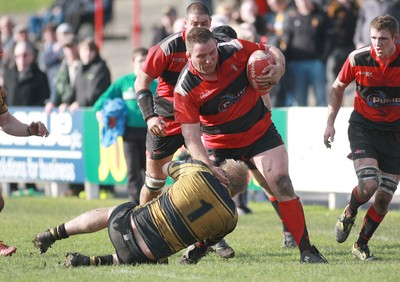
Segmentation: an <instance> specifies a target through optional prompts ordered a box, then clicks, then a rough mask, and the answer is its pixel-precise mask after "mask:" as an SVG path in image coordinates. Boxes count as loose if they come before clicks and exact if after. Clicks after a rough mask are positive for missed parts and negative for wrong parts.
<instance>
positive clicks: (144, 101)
mask: <svg viewBox="0 0 400 282" xmlns="http://www.w3.org/2000/svg"><path fill="white" fill-rule="evenodd" d="M136 94H137V97H138V98H137V101H138V105H139V108H140V111H141V112H142V115H143V118H144V120H145V121H147V120H148V119H149V118H151V117H156V116H158V115H157V114H156V111H155V108H154V100H153V94H152V93H151V92H150V90H148V89H142V90H139V91H138V92H137V93H136Z"/></svg>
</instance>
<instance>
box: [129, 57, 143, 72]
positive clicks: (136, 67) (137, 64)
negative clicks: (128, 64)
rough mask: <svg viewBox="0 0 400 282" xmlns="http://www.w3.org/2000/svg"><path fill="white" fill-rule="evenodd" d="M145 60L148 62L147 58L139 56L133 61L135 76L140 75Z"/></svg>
mask: <svg viewBox="0 0 400 282" xmlns="http://www.w3.org/2000/svg"><path fill="white" fill-rule="evenodd" d="M145 60H146V56H144V55H137V56H136V57H135V58H134V59H133V60H132V67H133V73H134V74H136V75H137V74H138V73H139V71H140V70H141V68H142V65H143V63H144V61H145Z"/></svg>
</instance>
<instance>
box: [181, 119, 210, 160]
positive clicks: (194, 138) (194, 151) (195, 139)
mask: <svg viewBox="0 0 400 282" xmlns="http://www.w3.org/2000/svg"><path fill="white" fill-rule="evenodd" d="M182 134H183V137H184V138H185V144H186V147H187V149H188V150H189V152H190V156H191V157H192V158H193V159H195V160H200V161H202V162H204V163H205V164H206V165H208V166H209V167H211V166H212V164H211V162H210V159H209V158H208V155H207V152H206V149H205V148H204V145H203V143H202V142H201V132H200V123H193V124H189V123H183V124H182Z"/></svg>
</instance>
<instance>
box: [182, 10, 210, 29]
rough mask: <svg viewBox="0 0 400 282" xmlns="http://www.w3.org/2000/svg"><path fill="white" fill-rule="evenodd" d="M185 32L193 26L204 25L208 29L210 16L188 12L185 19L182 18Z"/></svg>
mask: <svg viewBox="0 0 400 282" xmlns="http://www.w3.org/2000/svg"><path fill="white" fill-rule="evenodd" d="M184 23H185V28H186V32H187V33H189V31H190V30H191V29H192V28H194V27H204V28H207V29H210V27H211V18H210V17H209V16H208V15H205V14H203V15H200V14H197V13H194V14H189V15H188V17H187V19H186V18H185V19H184Z"/></svg>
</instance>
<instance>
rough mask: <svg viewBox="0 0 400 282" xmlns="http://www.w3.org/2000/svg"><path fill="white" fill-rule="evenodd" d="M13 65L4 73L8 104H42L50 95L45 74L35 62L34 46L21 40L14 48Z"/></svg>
mask: <svg viewBox="0 0 400 282" xmlns="http://www.w3.org/2000/svg"><path fill="white" fill-rule="evenodd" d="M14 60H15V66H14V67H13V68H11V69H9V70H8V71H6V72H5V74H4V86H5V88H6V89H7V91H8V96H7V97H6V100H7V104H8V105H9V106H44V103H45V100H46V99H48V98H49V96H50V89H49V83H48V80H47V75H46V74H45V73H44V72H42V71H41V70H40V69H39V67H38V65H37V63H36V53H35V47H34V46H33V45H32V43H30V42H29V41H21V42H18V43H17V44H16V45H15V48H14Z"/></svg>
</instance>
